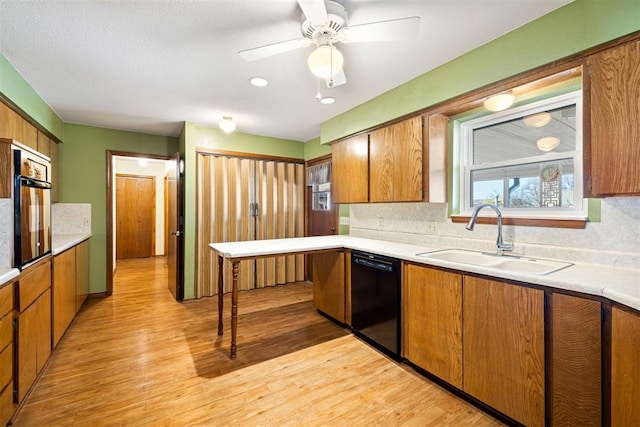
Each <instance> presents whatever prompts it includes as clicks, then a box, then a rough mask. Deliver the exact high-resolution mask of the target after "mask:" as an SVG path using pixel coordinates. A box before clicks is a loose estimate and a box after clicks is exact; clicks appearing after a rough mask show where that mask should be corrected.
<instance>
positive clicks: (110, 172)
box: [105, 150, 183, 296]
mask: <svg viewBox="0 0 640 427" xmlns="http://www.w3.org/2000/svg"><path fill="white" fill-rule="evenodd" d="M106 154H107V156H106V157H107V271H106V276H107V286H106V292H105V293H106V294H107V296H109V295H111V294H112V293H113V276H114V275H115V271H114V265H113V255H114V253H113V250H114V249H113V239H114V236H113V221H114V218H113V197H114V191H115V182H114V181H113V176H114V174H115V171H114V168H113V160H114V159H113V157H114V156H119V157H135V158H140V157H144V158H147V159H156V160H167V161H169V160H171V156H162V155H158V154H148V153H137V152H132V151H116V150H106ZM178 261H179V262H180V263H182V262H183V260H182V259H180V260H178Z"/></svg>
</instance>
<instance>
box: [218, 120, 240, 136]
mask: <svg viewBox="0 0 640 427" xmlns="http://www.w3.org/2000/svg"><path fill="white" fill-rule="evenodd" d="M218 126H220V130H222V131H223V132H224V133H231V132H233V131H234V130H236V122H234V121H233V117H229V116H224V117H223V118H222V120H220V123H219V124H218Z"/></svg>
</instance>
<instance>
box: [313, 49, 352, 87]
mask: <svg viewBox="0 0 640 427" xmlns="http://www.w3.org/2000/svg"><path fill="white" fill-rule="evenodd" d="M343 64H344V57H343V56H342V54H341V53H340V51H339V50H338V49H336V48H335V47H334V46H329V45H328V44H325V45H322V46H318V48H317V49H316V50H314V51H313V52H311V55H309V59H307V65H309V70H311V72H312V73H313V75H314V76H316V77H317V78H319V79H328V78H329V77H333V76H335V75H336V74H338V73H339V72H340V70H342V65H343Z"/></svg>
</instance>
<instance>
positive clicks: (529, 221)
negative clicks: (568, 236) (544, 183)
mask: <svg viewBox="0 0 640 427" xmlns="http://www.w3.org/2000/svg"><path fill="white" fill-rule="evenodd" d="M470 219H471V216H462V215H452V216H451V221H452V222H454V223H467V222H469V220H470ZM587 221H588V220H587V219H543V218H505V217H502V225H520V226H525V227H549V228H576V229H584V228H585V227H586V226H587ZM495 223H496V218H495V217H488V216H479V217H477V219H476V224H495Z"/></svg>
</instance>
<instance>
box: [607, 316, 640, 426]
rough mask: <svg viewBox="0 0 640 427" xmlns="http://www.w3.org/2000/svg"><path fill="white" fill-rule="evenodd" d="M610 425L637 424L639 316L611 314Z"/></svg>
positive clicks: (639, 409)
mask: <svg viewBox="0 0 640 427" xmlns="http://www.w3.org/2000/svg"><path fill="white" fill-rule="evenodd" d="M611 315H612V316H611V317H612V318H611V425H612V426H638V425H640V405H638V402H640V361H639V359H638V354H640V333H639V332H638V331H640V313H638V312H632V311H630V310H627V309H621V308H618V307H613V309H612V313H611Z"/></svg>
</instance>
